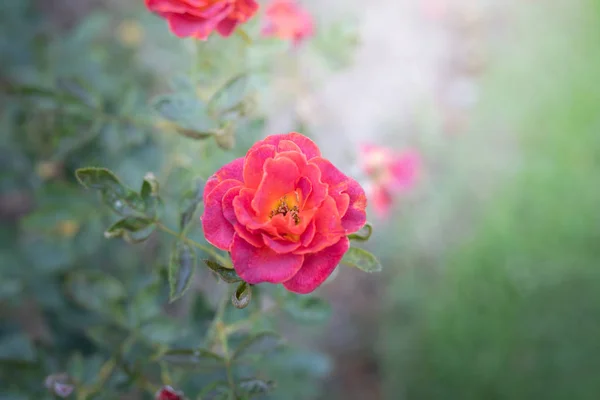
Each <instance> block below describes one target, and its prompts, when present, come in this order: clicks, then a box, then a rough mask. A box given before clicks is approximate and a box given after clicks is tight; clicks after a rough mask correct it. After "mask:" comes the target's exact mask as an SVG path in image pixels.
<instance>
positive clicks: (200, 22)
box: [145, 0, 258, 40]
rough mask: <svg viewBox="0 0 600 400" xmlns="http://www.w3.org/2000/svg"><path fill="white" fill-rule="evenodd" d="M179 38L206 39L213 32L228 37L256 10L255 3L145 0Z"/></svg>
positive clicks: (236, 0)
mask: <svg viewBox="0 0 600 400" xmlns="http://www.w3.org/2000/svg"><path fill="white" fill-rule="evenodd" d="M145 1H146V7H147V8H148V9H149V10H150V11H152V12H154V13H156V14H158V15H160V16H161V17H163V18H164V19H166V20H167V21H168V23H169V28H171V32H173V33H174V34H175V35H177V36H179V37H189V36H191V37H195V38H197V39H203V40H204V39H206V38H207V37H208V36H209V35H210V34H211V33H212V32H213V31H214V30H216V31H217V32H219V34H221V35H222V36H229V35H231V33H232V32H233V30H234V29H235V27H236V26H237V25H238V24H241V23H244V22H246V21H247V20H248V19H250V17H252V16H253V15H254V14H255V13H256V10H258V3H256V1H255V0H145Z"/></svg>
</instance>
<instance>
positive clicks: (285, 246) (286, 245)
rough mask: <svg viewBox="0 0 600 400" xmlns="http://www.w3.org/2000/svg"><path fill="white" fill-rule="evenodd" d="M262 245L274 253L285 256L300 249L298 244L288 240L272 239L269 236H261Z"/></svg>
mask: <svg viewBox="0 0 600 400" xmlns="http://www.w3.org/2000/svg"><path fill="white" fill-rule="evenodd" d="M262 237H263V240H264V243H265V245H266V246H267V247H269V248H271V249H272V250H273V251H274V252H275V253H279V254H285V253H290V252H292V251H294V250H296V249H297V248H298V247H300V245H301V243H300V242H290V241H289V240H281V239H274V238H272V237H271V236H269V235H265V234H264V233H263V235H262Z"/></svg>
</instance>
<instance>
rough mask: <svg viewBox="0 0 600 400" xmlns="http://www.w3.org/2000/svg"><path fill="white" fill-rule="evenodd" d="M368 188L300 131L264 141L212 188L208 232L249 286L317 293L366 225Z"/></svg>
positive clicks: (206, 219) (220, 175)
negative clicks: (352, 237) (266, 284)
mask: <svg viewBox="0 0 600 400" xmlns="http://www.w3.org/2000/svg"><path fill="white" fill-rule="evenodd" d="M366 203H367V199H366V196H365V192H364V190H363V189H362V187H361V186H360V185H359V184H358V183H357V182H356V181H355V180H354V179H352V178H349V177H347V176H346V175H344V174H343V173H342V172H340V171H339V170H338V169H337V168H336V167H335V166H334V165H333V164H332V163H331V162H329V161H328V160H326V159H324V158H322V157H321V153H320V151H319V148H318V147H317V146H316V144H315V143H314V142H312V141H311V140H310V139H308V138H307V137H305V136H303V135H301V134H298V133H289V134H283V135H273V136H269V137H267V138H266V139H264V140H262V141H259V142H258V143H256V144H255V145H254V146H252V147H251V148H250V150H248V153H247V154H246V156H245V157H242V158H238V159H236V160H234V161H232V162H231V163H229V164H227V165H225V166H224V167H223V168H221V169H220V170H219V171H217V173H215V174H214V175H213V176H212V177H210V179H209V180H208V181H207V183H206V187H205V191H204V207H205V208H204V213H203V215H202V217H201V220H202V225H203V228H204V235H205V236H206V239H207V240H208V242H210V243H211V244H212V245H214V246H216V247H218V248H220V249H222V250H227V251H229V252H230V253H231V259H232V261H233V267H234V268H235V270H236V272H237V273H238V275H239V276H240V277H241V278H242V279H243V280H244V281H246V282H248V283H250V284H258V283H262V282H269V283H282V284H283V285H284V287H285V288H286V289H288V290H290V291H292V292H296V293H309V292H312V291H313V290H315V289H316V288H317V287H318V286H319V285H320V284H321V283H323V281H325V279H327V277H328V276H329V275H330V274H331V273H332V272H333V270H334V269H335V268H336V266H337V265H338V263H339V262H340V260H341V259H342V257H343V255H344V253H345V252H346V251H347V250H348V248H349V240H348V238H347V235H348V234H351V233H354V232H356V231H358V230H359V229H360V228H361V227H362V226H363V225H364V224H365V222H366V212H365V208H366Z"/></svg>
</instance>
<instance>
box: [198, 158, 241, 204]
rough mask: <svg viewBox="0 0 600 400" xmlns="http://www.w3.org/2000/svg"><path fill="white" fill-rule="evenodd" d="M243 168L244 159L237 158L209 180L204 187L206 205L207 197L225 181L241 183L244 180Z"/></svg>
mask: <svg viewBox="0 0 600 400" xmlns="http://www.w3.org/2000/svg"><path fill="white" fill-rule="evenodd" d="M243 168H244V158H243V157H241V158H237V159H235V160H233V161H232V162H230V163H229V164H225V165H224V166H223V167H222V168H221V169H220V170H218V171H217V172H215V173H214V174H213V175H212V176H211V177H210V178H208V180H207V181H206V185H205V186H204V202H205V203H206V197H207V196H208V195H209V194H210V192H212V190H213V189H214V188H215V187H217V185H218V184H219V183H221V182H223V181H224V180H225V179H235V180H238V181H240V183H241V181H243V180H244V177H243V174H242V171H243Z"/></svg>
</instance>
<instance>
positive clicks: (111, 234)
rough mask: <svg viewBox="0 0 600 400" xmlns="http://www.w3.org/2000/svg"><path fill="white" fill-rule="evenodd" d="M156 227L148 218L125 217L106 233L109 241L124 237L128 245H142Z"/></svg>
mask: <svg viewBox="0 0 600 400" xmlns="http://www.w3.org/2000/svg"><path fill="white" fill-rule="evenodd" d="M155 228H156V225H155V224H154V221H152V220H150V219H147V218H138V217H125V218H123V219H122V220H119V221H117V222H115V223H114V224H113V225H112V226H111V227H110V228H108V229H107V230H106V231H105V232H104V236H105V237H106V238H107V239H112V238H117V237H122V238H123V239H125V241H126V242H127V243H140V242H143V241H144V240H146V239H148V237H150V235H151V234H152V232H154V229H155Z"/></svg>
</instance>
